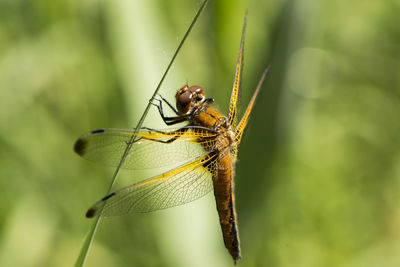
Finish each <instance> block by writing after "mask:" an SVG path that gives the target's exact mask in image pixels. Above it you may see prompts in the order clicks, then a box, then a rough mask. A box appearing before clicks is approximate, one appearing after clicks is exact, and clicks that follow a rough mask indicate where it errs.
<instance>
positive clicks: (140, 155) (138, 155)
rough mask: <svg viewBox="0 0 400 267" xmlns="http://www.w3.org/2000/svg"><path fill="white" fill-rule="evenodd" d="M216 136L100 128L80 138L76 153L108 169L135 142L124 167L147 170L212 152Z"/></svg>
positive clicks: (196, 131) (190, 131)
mask: <svg viewBox="0 0 400 267" xmlns="http://www.w3.org/2000/svg"><path fill="white" fill-rule="evenodd" d="M214 137H215V134H213V133H211V132H209V131H207V130H204V129H198V128H191V127H185V128H179V129H173V130H171V129H169V130H167V131H158V130H149V129H147V128H143V129H140V130H139V131H138V132H135V130H121V129H99V130H95V131H92V132H90V133H88V134H85V135H83V136H81V137H80V138H79V139H78V140H77V141H76V143H75V147H74V149H75V152H76V153H78V154H79V155H80V156H82V157H83V158H85V159H87V160H90V161H93V162H98V163H100V164H103V165H107V166H114V167H115V166H118V165H119V163H120V161H121V158H122V156H123V154H124V152H125V150H126V148H127V146H128V144H129V142H131V141H132V140H134V139H135V140H137V141H136V142H134V143H132V145H131V148H130V150H129V152H128V154H127V156H126V158H125V161H124V163H123V164H122V166H121V168H125V169H148V168H157V167H165V166H173V165H175V166H176V165H179V164H182V163H183V162H186V161H188V160H189V159H193V158H196V157H199V156H201V155H203V154H205V153H206V151H207V150H211V148H212V146H213V140H214Z"/></svg>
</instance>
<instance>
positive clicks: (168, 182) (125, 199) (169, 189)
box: [86, 153, 217, 218]
mask: <svg viewBox="0 0 400 267" xmlns="http://www.w3.org/2000/svg"><path fill="white" fill-rule="evenodd" d="M216 157H217V155H216V154H212V153H208V154H207V155H204V156H202V157H199V158H196V159H195V160H193V161H191V162H188V163H187V164H185V165H183V166H181V167H179V168H176V169H173V170H171V171H169V172H166V173H163V174H161V175H159V176H156V177H154V178H150V179H147V180H144V181H142V182H139V183H137V184H133V185H131V186H128V187H125V188H123V189H121V190H119V191H116V192H114V193H111V194H109V195H108V196H106V197H104V198H103V199H102V200H100V201H98V202H97V203H96V204H94V205H93V206H92V207H91V208H90V209H89V210H88V212H87V213H86V216H87V217H90V218H91V217H94V216H96V215H98V213H99V212H100V211H101V207H102V206H104V208H103V211H102V213H101V216H103V217H108V216H117V215H124V214H128V213H137V212H150V211H155V210H160V209H166V208H170V207H174V206H178V205H182V204H185V203H188V202H191V201H193V200H196V199H198V198H200V197H202V196H204V195H205V194H207V193H208V192H210V191H211V189H212V188H213V186H212V175H213V173H214V172H215V165H216Z"/></svg>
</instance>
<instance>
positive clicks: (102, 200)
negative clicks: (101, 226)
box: [101, 192, 115, 201]
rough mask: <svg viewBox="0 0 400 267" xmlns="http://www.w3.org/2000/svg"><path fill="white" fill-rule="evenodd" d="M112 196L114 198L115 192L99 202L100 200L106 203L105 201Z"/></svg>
mask: <svg viewBox="0 0 400 267" xmlns="http://www.w3.org/2000/svg"><path fill="white" fill-rule="evenodd" d="M112 196H115V192H113V193H111V194H109V195H107V196H105V197H103V198H102V199H101V200H102V201H106V200H107V199H109V198H110V197H112Z"/></svg>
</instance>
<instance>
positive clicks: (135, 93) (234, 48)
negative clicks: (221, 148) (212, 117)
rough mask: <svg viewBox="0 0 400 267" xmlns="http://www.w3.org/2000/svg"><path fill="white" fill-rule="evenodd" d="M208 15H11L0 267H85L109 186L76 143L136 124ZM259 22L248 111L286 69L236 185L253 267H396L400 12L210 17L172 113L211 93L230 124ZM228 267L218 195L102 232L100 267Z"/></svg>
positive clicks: (51, 7)
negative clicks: (189, 97) (186, 90)
mask: <svg viewBox="0 0 400 267" xmlns="http://www.w3.org/2000/svg"><path fill="white" fill-rule="evenodd" d="M199 6H200V2H199V1H198V0H190V1H178V0H175V1H164V0H130V1H129V0H113V1H105V0H103V1H101V0H84V1H71V0H69V1H68V0H58V1H51V0H38V1H23V0H0V177H1V180H0V183H1V186H0V188H1V200H0V201H1V202H0V266H71V265H73V264H74V262H75V260H76V258H77V256H78V254H79V251H80V249H81V246H82V244H83V240H84V238H85V236H86V234H87V231H88V229H89V227H90V225H91V224H92V221H90V220H88V219H86V218H85V217H84V214H85V211H86V209H87V208H88V207H89V206H90V205H91V204H92V203H93V202H94V201H96V200H98V199H99V198H101V197H102V196H103V195H104V194H105V192H106V189H107V187H108V184H109V183H110V179H111V174H112V172H113V169H110V168H105V167H102V166H98V165H95V164H92V163H90V162H87V161H85V160H83V159H81V158H79V156H77V155H76V154H74V153H73V150H72V146H73V144H74V141H75V140H76V139H77V138H78V137H79V136H80V135H81V134H83V133H85V132H87V131H90V130H93V129H96V128H101V127H114V128H131V127H133V126H134V125H135V124H136V123H137V121H138V119H139V117H140V115H141V113H142V112H143V110H144V107H145V105H146V104H147V101H148V100H149V98H150V96H151V94H152V92H153V90H154V89H155V87H156V85H157V83H158V81H159V79H160V78H161V75H162V73H163V71H164V69H165V68H166V66H167V63H168V61H169V60H170V58H171V57H172V55H173V52H174V50H175V48H176V47H177V45H178V43H179V40H180V39H181V37H182V36H183V34H184V32H185V31H186V28H187V27H188V25H189V24H190V22H191V20H192V18H193V16H194V14H195V12H196V10H197V8H198V7H199ZM245 10H248V12H249V18H248V28H247V30H248V31H247V36H246V46H245V71H244V74H243V83H242V90H243V93H242V110H243V109H244V108H245V107H246V105H247V102H248V100H249V98H250V96H251V94H252V93H253V90H254V89H255V86H256V84H257V82H258V80H259V77H260V75H261V73H262V71H263V69H264V68H265V67H266V66H267V65H268V64H272V69H271V72H270V75H269V76H268V78H267V81H266V83H265V86H264V87H263V90H262V92H261V94H260V96H259V98H258V101H257V105H256V107H255V110H254V114H253V115H252V118H251V121H250V124H249V126H248V128H247V131H246V133H245V136H244V139H243V142H242V144H241V147H240V152H239V160H238V163H237V168H236V180H235V181H236V202H237V209H238V217H239V230H240V237H241V246H242V256H243V259H242V260H241V261H240V262H239V265H240V266H307V267H308V266H379V267H381V266H400V254H399V251H400V154H399V151H400V146H399V143H400V120H399V118H400V117H399V114H400V75H399V74H400V73H399V70H400V31H399V25H400V19H399V14H400V2H399V1H396V0H387V1H361V0H356V1H344V0H337V1H334V0H323V1H311V0H303V1H293V0H287V1H277V0H269V1H256V0H248V1H227V0H225V1H210V2H209V3H208V5H207V7H206V9H205V10H204V13H203V15H202V16H201V17H200V19H199V21H198V23H197V25H196V26H195V28H194V30H193V31H192V34H191V35H190V37H189V39H188V40H187V42H186V44H185V45H184V47H183V49H182V51H181V53H180V55H179V56H178V58H177V60H176V62H175V64H174V66H173V68H172V70H171V72H170V74H169V75H168V77H167V79H166V81H165V83H164V85H163V87H162V88H161V91H160V92H161V94H162V95H163V96H165V97H166V98H168V99H170V100H171V101H172V100H173V97H174V94H175V92H176V90H177V89H178V88H179V87H180V86H182V85H183V84H185V83H186V82H188V83H189V84H199V85H202V86H203V87H204V88H205V89H206V90H207V91H206V92H207V93H208V96H209V97H213V98H215V100H216V106H217V107H218V108H219V109H220V110H221V111H226V110H227V107H228V102H229V96H230V90H231V87H232V83H233V75H234V70H235V64H236V60H237V52H238V48H239V41H240V34H241V28H242V22H243V18H244V14H245ZM225 113H226V112H225ZM145 125H146V126H149V127H153V128H160V127H161V128H164V126H163V125H162V122H161V121H160V119H159V116H158V114H157V112H156V111H155V110H152V111H151V112H150V114H149V116H148V119H147V120H146V121H145ZM141 178H143V177H134V175H132V173H129V172H126V173H125V172H124V173H122V175H121V177H120V178H119V180H118V182H117V185H116V186H115V188H119V187H122V186H124V185H128V184H131V183H133V182H135V181H138V180H140V179H141ZM232 265H233V261H232V259H231V258H230V256H229V254H228V252H227V251H226V250H225V248H224V246H223V241H222V236H221V233H220V228H219V221H218V216H217V213H216V209H215V203H214V199H213V194H209V195H207V196H206V197H204V198H202V199H200V200H197V201H195V202H193V203H190V204H187V205H184V206H181V207H176V208H172V209H168V210H164V211H160V212H155V213H149V214H134V215H129V216H124V217H115V218H107V219H104V220H102V223H101V225H100V227H99V230H98V233H97V235H96V237H95V241H94V243H93V246H92V248H91V250H90V252H89V257H88V260H87V264H86V266H232Z"/></svg>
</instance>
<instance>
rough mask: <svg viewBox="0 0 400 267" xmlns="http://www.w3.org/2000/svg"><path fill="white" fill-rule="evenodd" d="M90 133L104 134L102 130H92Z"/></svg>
mask: <svg viewBox="0 0 400 267" xmlns="http://www.w3.org/2000/svg"><path fill="white" fill-rule="evenodd" d="M91 133H92V134H98V133H104V129H98V130H94V131H91Z"/></svg>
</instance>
